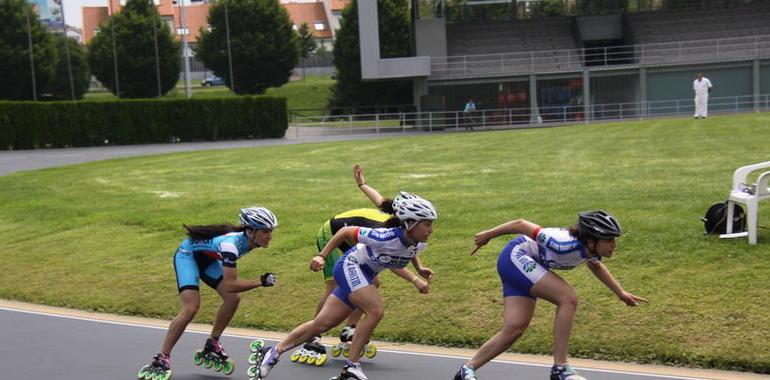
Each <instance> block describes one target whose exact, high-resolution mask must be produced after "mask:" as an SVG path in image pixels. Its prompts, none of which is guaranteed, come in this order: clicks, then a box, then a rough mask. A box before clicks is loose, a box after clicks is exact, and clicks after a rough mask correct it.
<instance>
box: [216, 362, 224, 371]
mask: <svg viewBox="0 0 770 380" xmlns="http://www.w3.org/2000/svg"><path fill="white" fill-rule="evenodd" d="M224 366H225V365H224V363H222V362H221V361H219V360H216V361H214V367H213V368H214V371H215V372H219V371H221V370H222V367H224Z"/></svg>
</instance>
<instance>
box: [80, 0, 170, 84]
mask: <svg viewBox="0 0 770 380" xmlns="http://www.w3.org/2000/svg"><path fill="white" fill-rule="evenodd" d="M153 23H154V24H155V25H154V28H153ZM112 27H114V28H115V30H114V32H115V33H114V35H115V47H116V50H117V61H118V62H117V65H118V79H119V83H117V84H116V81H115V66H114V64H115V63H114V59H115V58H114V57H115V55H114V53H113V40H112V36H113V31H112V29H111V28H112ZM100 30H101V31H100V32H99V33H98V34H97V35H96V36H94V38H93V39H92V40H91V43H90V44H89V45H88V63H89V65H90V66H91V70H92V71H93V74H94V76H95V77H96V79H98V80H99V81H100V82H102V84H103V85H104V86H105V87H107V88H108V89H109V90H110V91H112V93H114V94H115V95H117V96H119V97H121V98H154V97H157V96H158V87H160V93H161V95H165V94H166V93H168V92H169V91H170V90H171V89H173V88H174V87H175V86H176V82H177V81H178V80H179V71H180V70H179V68H180V63H181V48H180V44H179V42H177V41H175V40H174V36H173V35H172V34H171V29H170V28H169V26H168V24H166V23H165V22H162V21H161V18H160V16H159V15H158V11H157V9H156V8H155V6H154V5H153V1H152V0H128V1H127V2H126V5H125V7H123V10H122V11H121V12H120V13H117V14H115V15H113V16H112V20H111V21H107V22H106V23H105V24H103V25H101V26H100ZM156 33H157V47H158V58H159V59H157V60H156V56H155V43H156V42H155V34H156ZM156 64H157V66H156ZM158 71H159V72H160V86H159V83H158ZM118 86H119V87H120V93H119V94H118V93H117V87H118Z"/></svg>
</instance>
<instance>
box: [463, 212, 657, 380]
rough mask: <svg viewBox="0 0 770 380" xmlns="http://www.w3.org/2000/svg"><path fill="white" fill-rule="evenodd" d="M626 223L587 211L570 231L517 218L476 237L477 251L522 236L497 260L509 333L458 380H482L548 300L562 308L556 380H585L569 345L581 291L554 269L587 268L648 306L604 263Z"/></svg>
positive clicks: (632, 302)
mask: <svg viewBox="0 0 770 380" xmlns="http://www.w3.org/2000/svg"><path fill="white" fill-rule="evenodd" d="M621 233H622V232H621V228H620V224H619V223H618V221H617V219H615V217H614V216H612V215H611V214H610V213H608V212H606V211H602V210H596V211H588V212H581V213H579V214H578V223H577V224H576V225H574V226H572V227H570V228H568V229H566V228H542V227H540V226H539V225H537V224H535V223H532V222H530V221H527V220H524V219H516V220H513V221H510V222H507V223H504V224H501V225H499V226H497V227H495V228H492V229H489V230H485V231H481V232H479V233H478V234H476V236H475V243H476V246H477V247H476V249H475V250H474V251H473V252H472V253H471V255H473V254H474V253H475V252H476V250H478V249H479V248H480V247H482V246H484V245H485V244H487V243H488V242H489V241H490V240H491V239H493V238H495V237H498V236H501V235H507V234H521V235H520V236H518V237H516V238H515V239H513V240H511V241H510V242H509V243H508V245H506V246H505V248H503V250H502V251H501V252H500V255H499V256H498V260H497V272H498V274H499V275H500V279H501V280H502V283H503V297H504V301H503V303H504V311H503V328H502V329H501V330H500V332H498V333H497V334H496V335H495V336H493V337H492V338H490V339H489V340H488V341H487V342H486V343H484V345H483V346H481V348H480V349H479V350H478V351H477V352H476V354H475V355H474V356H473V358H471V359H470V360H469V361H468V362H466V363H465V364H463V365H462V367H460V370H458V371H457V373H456V374H455V376H454V380H477V379H478V377H477V376H476V373H475V371H476V370H478V369H479V368H481V366H483V365H484V364H486V363H487V362H489V361H490V360H492V359H494V358H495V357H496V356H497V355H500V354H501V353H503V352H504V351H505V350H507V349H508V348H510V347H511V345H512V344H513V343H514V342H516V340H517V339H518V338H519V337H520V336H521V335H522V334H523V333H524V330H525V329H526V328H527V326H528V325H529V322H530V321H531V320H532V316H533V313H534V311H535V303H536V301H537V299H538V298H543V299H545V300H547V301H548V302H551V303H553V304H554V305H556V316H555V320H554V332H553V334H554V343H553V351H554V364H553V366H552V367H551V374H550V379H551V380H585V378H584V377H582V376H580V375H578V374H577V372H576V371H575V370H574V369H572V367H571V366H570V365H569V362H568V361H567V346H568V343H569V337H570V333H571V331H572V321H573V320H574V318H575V311H576V309H577V303H578V299H577V295H576V294H575V290H574V289H573V288H572V287H571V286H570V285H569V284H568V283H567V282H566V281H564V280H563V279H562V278H561V277H559V276H558V275H557V274H555V273H554V272H552V271H551V270H552V269H563V270H567V269H572V268H575V267H577V266H578V265H580V264H582V263H586V265H587V266H588V268H589V269H591V272H592V273H593V274H594V276H596V278H597V279H599V281H601V282H602V283H603V284H604V285H605V286H607V288H609V289H610V290H612V292H613V293H615V295H616V296H617V297H618V298H619V299H620V300H621V301H623V302H625V303H626V305H628V306H637V305H639V303H640V302H648V301H647V300H646V299H644V298H642V297H638V296H635V295H633V294H631V293H629V292H627V291H625V290H624V289H623V287H621V286H620V283H618V281H617V280H615V278H614V277H613V276H612V274H611V273H610V271H609V270H608V269H607V268H606V267H605V266H604V264H602V262H601V260H602V258H610V257H612V254H613V252H614V251H615V248H617V238H618V237H619V236H620V235H621Z"/></svg>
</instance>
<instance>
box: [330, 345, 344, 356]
mask: <svg viewBox="0 0 770 380" xmlns="http://www.w3.org/2000/svg"><path fill="white" fill-rule="evenodd" d="M341 354H342V349H341V348H340V347H339V346H337V345H335V346H333V347H332V356H334V357H335V358H336V357H338V356H340V355H341Z"/></svg>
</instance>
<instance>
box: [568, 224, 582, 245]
mask: <svg viewBox="0 0 770 380" xmlns="http://www.w3.org/2000/svg"><path fill="white" fill-rule="evenodd" d="M567 230H568V231H569V234H570V236H572V237H574V238H577V239H578V240H580V241H582V242H583V243H585V242H586V241H585V239H584V238H581V237H580V230H578V225H577V224H573V225H571V226H569V227H567Z"/></svg>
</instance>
